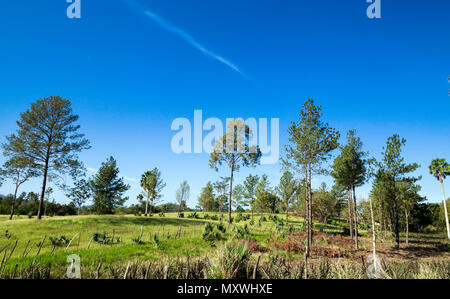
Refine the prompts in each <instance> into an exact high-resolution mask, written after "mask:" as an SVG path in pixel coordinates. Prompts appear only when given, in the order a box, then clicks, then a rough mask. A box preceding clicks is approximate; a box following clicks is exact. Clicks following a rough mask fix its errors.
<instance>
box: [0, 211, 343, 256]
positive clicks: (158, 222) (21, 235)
mask: <svg viewBox="0 0 450 299" xmlns="http://www.w3.org/2000/svg"><path fill="white" fill-rule="evenodd" d="M189 214H190V213H185V218H177V214H176V213H167V214H166V215H165V217H160V216H159V215H154V216H152V217H145V216H132V215H110V216H109V215H108V216H95V215H89V216H64V217H45V218H44V219H42V220H41V221H37V220H36V219H35V218H34V219H28V217H27V216H18V217H15V218H14V220H12V221H10V220H9V219H8V216H3V215H0V250H1V249H2V248H4V246H7V245H8V249H9V250H11V249H12V247H13V245H14V243H15V242H16V241H17V246H16V248H15V250H14V252H13V254H12V256H11V259H10V261H9V263H8V264H14V263H21V262H24V261H29V260H30V259H31V260H32V259H34V256H35V255H36V254H37V251H38V248H39V246H38V245H39V243H40V242H41V241H42V240H43V238H44V236H46V241H45V242H44V245H43V246H42V249H41V252H40V254H39V259H40V260H42V261H45V260H46V259H47V260H50V259H52V260H53V259H54V256H56V257H58V256H60V255H61V256H62V257H64V256H66V255H68V254H70V253H77V254H79V255H80V256H81V257H82V258H83V259H84V261H88V262H91V261H92V262H93V261H94V260H98V259H99V258H100V257H101V258H102V259H103V260H105V261H108V262H116V261H124V260H130V259H135V258H136V259H142V260H151V259H157V258H160V257H161V256H169V257H170V256H191V257H195V256H203V255H205V254H207V253H208V252H209V251H210V249H211V244H210V242H207V241H204V240H203V239H202V233H203V231H204V226H205V224H206V222H215V223H218V221H212V220H204V219H193V218H187V216H188V215H189ZM197 214H198V215H199V216H200V217H201V218H203V217H204V214H206V213H197ZM207 214H208V215H210V216H212V215H217V216H219V214H218V213H207ZM264 216H265V217H266V218H267V219H268V217H269V215H264ZM233 217H236V214H234V215H233ZM259 217H260V215H259V214H258V215H255V224H254V225H253V226H250V229H251V231H252V234H253V235H254V237H255V239H256V240H257V241H259V242H264V241H265V240H266V239H267V237H268V236H269V234H270V232H271V231H272V230H274V223H273V222H272V221H266V222H262V225H261V226H259V224H258V220H259ZM278 217H279V218H283V219H284V215H278ZM224 218H225V219H226V214H224ZM303 221H304V220H303V219H301V218H299V217H294V216H290V224H292V225H294V226H296V227H300V226H301V225H302V223H303ZM244 223H247V224H248V223H249V221H241V222H239V223H238V224H237V225H243V224H244ZM141 227H142V228H143V236H142V241H143V243H144V244H142V245H139V244H136V243H135V242H134V241H133V239H136V238H138V237H139V235H140V233H141ZM331 229H332V230H333V229H336V228H333V227H332V228H331ZM6 231H8V233H9V235H10V236H9V238H7V236H6V235H5V232H6ZM230 231H231V228H229V229H228V232H227V236H229V235H230ZM103 232H107V233H108V235H109V236H112V235H114V236H115V238H117V237H120V242H119V243H115V244H107V245H104V244H98V243H96V242H94V241H91V238H92V236H93V234H94V233H103ZM178 232H180V236H179V238H177V239H175V238H174V237H175V236H176V234H177V233H178ZM154 235H157V236H158V238H159V239H160V241H161V244H162V245H161V247H160V248H156V247H155V246H154V244H153V241H152V238H153V236H154ZM60 236H65V237H66V238H67V239H69V240H72V239H73V238H74V237H75V238H74V239H73V241H72V243H71V245H70V247H69V249H68V250H67V251H66V248H65V247H66V246H65V245H64V246H59V247H55V249H54V248H53V245H52V244H51V242H50V240H49V238H50V237H53V238H55V237H60ZM89 243H91V244H90V246H89ZM30 246H31V247H30ZM88 246H89V250H87V248H88ZM30 248H32V249H31V251H30V252H29V253H28V255H27V257H26V258H24V257H23V256H24V253H25V254H26V253H27V252H28V251H29V250H30ZM53 250H54V254H53V255H52V254H51V252H52V251H53ZM1 254H3V253H1ZM1 254H0V260H1V258H2V256H1ZM8 255H9V253H8Z"/></svg>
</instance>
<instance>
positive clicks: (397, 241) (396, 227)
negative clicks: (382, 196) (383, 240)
mask: <svg viewBox="0 0 450 299" xmlns="http://www.w3.org/2000/svg"><path fill="white" fill-rule="evenodd" d="M393 183H394V223H393V225H394V233H395V249H399V248H400V231H399V211H398V204H397V193H396V192H397V189H396V184H395V179H394V180H393Z"/></svg>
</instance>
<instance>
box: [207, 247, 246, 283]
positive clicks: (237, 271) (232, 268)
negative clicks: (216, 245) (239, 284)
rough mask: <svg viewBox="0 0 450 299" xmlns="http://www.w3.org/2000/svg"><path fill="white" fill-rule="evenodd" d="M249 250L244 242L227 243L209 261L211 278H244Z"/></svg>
mask: <svg viewBox="0 0 450 299" xmlns="http://www.w3.org/2000/svg"><path fill="white" fill-rule="evenodd" d="M250 257H251V252H250V250H248V247H247V244H245V243H237V244H236V243H227V244H225V245H224V246H223V247H221V248H220V249H219V251H218V254H217V258H216V259H215V260H213V261H212V262H211V272H210V275H209V276H210V277H208V278H211V279H246V278H247V265H248V264H249V261H250Z"/></svg>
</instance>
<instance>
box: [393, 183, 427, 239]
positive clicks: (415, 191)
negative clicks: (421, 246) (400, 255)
mask: <svg viewBox="0 0 450 299" xmlns="http://www.w3.org/2000/svg"><path fill="white" fill-rule="evenodd" d="M416 181H417V180H415V179H414V180H404V181H401V182H400V183H399V184H398V196H399V199H400V201H401V202H402V203H403V210H404V212H405V239H406V245H408V244H409V220H410V216H411V211H412V209H413V208H414V207H415V206H416V205H417V204H418V203H420V202H422V201H424V200H426V198H424V197H422V196H420V194H419V191H420V190H421V188H422V187H420V186H419V185H417V184H416Z"/></svg>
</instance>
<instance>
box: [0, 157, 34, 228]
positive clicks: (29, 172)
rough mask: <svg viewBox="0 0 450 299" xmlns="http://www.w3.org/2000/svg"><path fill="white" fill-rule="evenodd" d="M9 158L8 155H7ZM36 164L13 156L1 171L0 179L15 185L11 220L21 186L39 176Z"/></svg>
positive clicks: (27, 159)
mask: <svg viewBox="0 0 450 299" xmlns="http://www.w3.org/2000/svg"><path fill="white" fill-rule="evenodd" d="M7 156H8V154H7ZM36 167H37V166H36V164H35V163H34V162H33V160H32V159H30V158H26V157H21V156H12V157H10V158H9V160H8V161H6V162H5V164H4V165H3V168H2V169H0V177H2V178H5V179H11V180H12V181H13V183H14V186H15V188H14V195H13V198H12V203H11V213H10V216H9V219H10V220H12V219H13V216H14V210H15V207H16V199H17V192H18V190H19V188H20V186H21V185H23V184H24V183H26V182H27V181H28V180H29V179H31V178H33V177H36V176H37V175H38V173H39V172H38V170H37V169H36Z"/></svg>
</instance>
